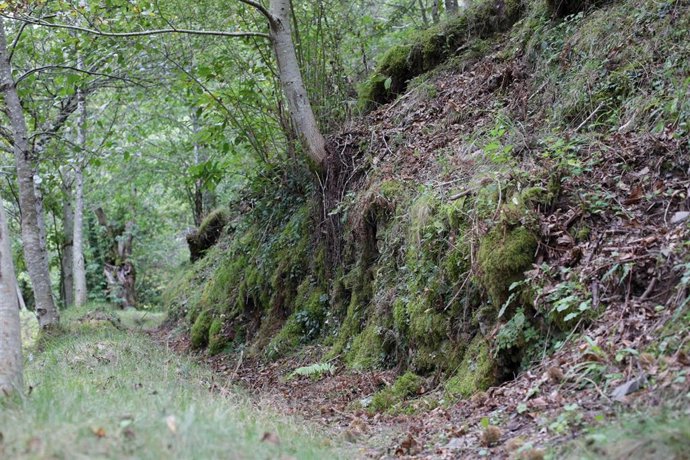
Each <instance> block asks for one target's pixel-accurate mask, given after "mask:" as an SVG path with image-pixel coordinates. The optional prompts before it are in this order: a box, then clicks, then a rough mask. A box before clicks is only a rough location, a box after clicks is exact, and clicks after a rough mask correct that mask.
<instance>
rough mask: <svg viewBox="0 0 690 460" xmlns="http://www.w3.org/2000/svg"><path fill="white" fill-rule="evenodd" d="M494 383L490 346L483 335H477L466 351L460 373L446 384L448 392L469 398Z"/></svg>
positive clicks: (459, 369)
mask: <svg viewBox="0 0 690 460" xmlns="http://www.w3.org/2000/svg"><path fill="white" fill-rule="evenodd" d="M494 383H495V378H494V362H493V360H492V358H491V353H490V351H489V345H488V343H487V342H486V340H485V339H484V337H483V336H482V335H481V334H477V335H476V336H475V338H474V339H473V340H472V342H471V343H470V345H469V347H468V348H467V351H465V355H464V357H463V360H462V363H461V364H460V367H459V368H458V371H457V372H456V373H455V375H454V376H453V377H451V378H450V379H449V380H448V381H447V382H446V391H447V392H448V393H450V394H451V395H453V396H462V397H464V398H469V397H470V396H472V395H473V394H474V393H477V392H478V391H483V390H486V389H487V388H489V387H490V386H491V385H493V384H494Z"/></svg>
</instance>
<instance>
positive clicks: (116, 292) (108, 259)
mask: <svg viewBox="0 0 690 460" xmlns="http://www.w3.org/2000/svg"><path fill="white" fill-rule="evenodd" d="M94 212H95V213H96V217H97V218H98V223H99V224H100V225H101V226H102V227H103V228H104V229H105V230H106V235H107V236H108V240H109V241H108V242H109V244H110V249H109V250H108V253H107V254H106V255H105V260H104V264H103V274H104V275H105V278H106V281H107V283H108V293H109V295H110V298H111V299H113V301H114V302H115V303H117V304H118V305H119V306H120V307H121V308H129V307H134V306H135V305H136V290H135V284H136V271H135V269H134V264H133V263H132V261H131V256H132V240H133V238H134V234H133V230H134V223H133V222H127V224H125V226H124V227H121V226H117V225H114V224H111V223H110V222H108V218H107V217H106V215H105V212H104V211H103V209H101V208H98V209H96V210H95V211H94Z"/></svg>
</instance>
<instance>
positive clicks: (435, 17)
mask: <svg viewBox="0 0 690 460" xmlns="http://www.w3.org/2000/svg"><path fill="white" fill-rule="evenodd" d="M440 1H441V0H434V3H433V5H431V18H432V20H433V21H434V24H438V22H439V21H440V20H441V18H440V16H439V13H438V3H439V2H440Z"/></svg>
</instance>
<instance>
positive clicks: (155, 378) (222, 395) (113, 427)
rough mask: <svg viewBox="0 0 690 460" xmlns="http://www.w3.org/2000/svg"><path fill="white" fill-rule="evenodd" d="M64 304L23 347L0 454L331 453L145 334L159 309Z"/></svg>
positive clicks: (316, 434)
mask: <svg viewBox="0 0 690 460" xmlns="http://www.w3.org/2000/svg"><path fill="white" fill-rule="evenodd" d="M87 311H88V309H84V310H81V311H79V310H74V309H73V310H67V312H66V313H65V314H64V315H63V325H64V326H63V328H62V330H61V331H60V332H59V333H56V334H55V335H54V336H52V337H48V338H45V337H44V338H42V339H41V340H39V341H38V342H37V343H36V344H34V345H33V346H31V347H30V348H28V349H26V351H25V356H26V358H27V359H26V363H27V364H26V374H25V376H26V384H27V392H26V396H25V397H24V398H23V400H21V401H15V402H13V403H9V404H8V405H7V407H3V410H2V411H1V412H0V458H13V459H24V458H27V459H28V458H31V459H43V458H72V459H79V458H89V459H93V458H103V459H105V458H108V459H110V458H112V459H121V458H138V459H160V458H179V459H187V458H188V459H191V458H200V459H201V458H204V459H212V458H224V459H228V458H243V459H244V458H262V459H265V458H300V459H302V458H305V459H308V458H315V459H316V458H319V459H320V458H337V457H338V456H339V454H338V452H336V451H335V448H334V446H333V443H332V442H331V441H329V440H328V439H326V437H325V436H324V435H323V433H322V432H320V430H317V429H314V427H313V426H307V425H306V424H305V423H304V422H301V421H299V420H296V419H292V418H289V417H286V416H284V415H278V414H277V413H276V412H274V411H272V410H271V409H270V408H263V407H258V406H256V405H255V404H252V403H251V402H250V400H249V399H248V398H247V397H245V396H243V395H242V394H241V392H239V391H238V390H237V389H236V388H230V387H228V386H225V384H224V383H223V382H219V381H217V379H216V377H215V376H214V374H213V373H212V372H211V371H210V370H208V369H207V368H205V367H204V366H199V365H196V364H195V363H193V362H192V360H190V359H189V358H187V357H184V356H180V355H179V354H176V353H174V352H173V351H172V350H170V349H167V348H166V347H164V346H161V345H160V344H158V343H155V342H154V341H153V340H152V338H151V337H150V336H149V335H148V334H147V333H146V332H145V330H146V329H148V328H151V327H155V325H156V323H157V322H158V321H159V320H160V319H162V315H161V314H155V313H154V314H147V313H139V312H135V311H131V312H124V313H122V314H118V315H117V316H116V315H114V314H113V313H111V312H110V311H108V310H107V309H104V308H99V309H97V310H93V306H91V311H90V312H88V313H87ZM26 335H30V332H28V331H27V334H26Z"/></svg>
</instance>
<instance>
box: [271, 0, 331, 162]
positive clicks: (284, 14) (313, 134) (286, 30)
mask: <svg viewBox="0 0 690 460" xmlns="http://www.w3.org/2000/svg"><path fill="white" fill-rule="evenodd" d="M269 14H270V17H269V18H268V19H269V28H270V33H269V35H270V37H271V42H272V43H273V51H274V53H275V55H276V61H277V62H278V73H279V77H280V84H281V86H282V88H283V92H284V93H285V98H286V99H287V101H288V107H289V109H290V116H291V117H292V120H293V122H294V123H295V126H296V128H297V131H298V133H299V136H300V140H301V141H302V145H303V146H304V147H305V149H306V151H307V152H306V153H307V155H308V156H309V159H310V160H311V162H312V166H313V167H314V169H316V170H317V172H318V171H321V170H322V169H323V167H324V161H325V159H326V155H327V153H326V140H325V139H324V137H323V135H322V134H321V131H320V129H319V127H318V124H317V123H316V117H315V116H314V111H313V110H312V107H311V102H310V101H309V97H308V96H307V90H306V88H305V86H304V81H303V79H302V72H301V71H300V68H299V63H298V61H297V54H296V52H295V46H294V43H293V41H292V31H291V28H290V0H271V1H270V9H269Z"/></svg>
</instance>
